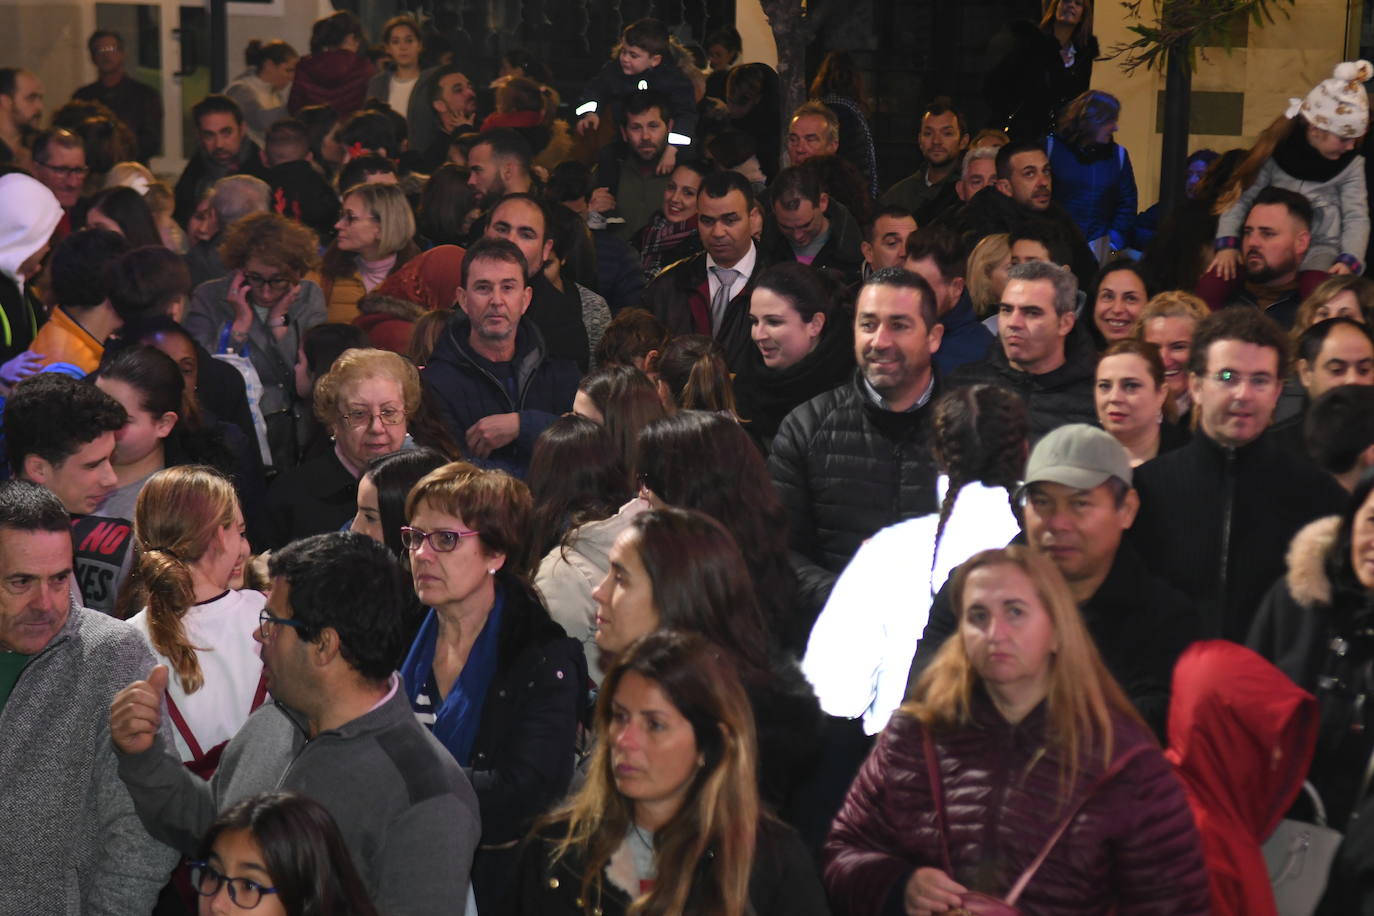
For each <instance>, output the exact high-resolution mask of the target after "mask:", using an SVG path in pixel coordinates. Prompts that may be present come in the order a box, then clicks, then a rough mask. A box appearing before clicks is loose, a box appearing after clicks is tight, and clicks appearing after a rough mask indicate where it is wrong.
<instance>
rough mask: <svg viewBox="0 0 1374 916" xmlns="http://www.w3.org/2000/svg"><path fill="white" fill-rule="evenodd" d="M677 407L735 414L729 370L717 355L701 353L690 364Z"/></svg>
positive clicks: (733, 393) (733, 394)
mask: <svg viewBox="0 0 1374 916" xmlns="http://www.w3.org/2000/svg"><path fill="white" fill-rule="evenodd" d="M679 406H680V407H681V408H682V409H683V410H719V411H724V412H727V413H730V414H733V413H735V392H734V389H733V388H732V387H731V385H730V370H729V369H727V368H726V366H725V360H723V359H721V358H720V355H719V354H717V353H703V354H701V355H700V356H698V357H697V359H696V362H694V363H692V369H691V371H690V372H689V373H688V374H687V384H686V385H685V386H683V389H682V398H681V404H680V405H679Z"/></svg>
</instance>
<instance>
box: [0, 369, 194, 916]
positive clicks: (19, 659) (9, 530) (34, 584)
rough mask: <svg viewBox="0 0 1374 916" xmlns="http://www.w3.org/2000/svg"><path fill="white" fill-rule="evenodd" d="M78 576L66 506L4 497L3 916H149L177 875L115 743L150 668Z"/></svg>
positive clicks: (21, 491)
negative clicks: (118, 721) (133, 692)
mask: <svg viewBox="0 0 1374 916" xmlns="http://www.w3.org/2000/svg"><path fill="white" fill-rule="evenodd" d="M69 381H70V380H69ZM116 406H117V405H116ZM72 568H73V563H72V530H71V519H70V518H69V517H68V514H67V508H66V507H65V506H64V505H63V504H62V501H61V500H60V499H59V498H58V496H57V495H56V494H55V493H54V492H52V491H51V490H48V489H46V488H44V487H41V486H39V485H38V484H35V483H30V482H28V481H20V480H11V481H8V482H6V483H3V484H0V823H3V824H4V825H5V829H4V830H0V862H4V863H5V865H4V871H5V889H4V891H3V892H2V893H0V914H4V916H19V914H24V916H27V914H33V913H89V914H103V916H115V914H122V913H147V912H149V910H151V909H152V907H153V904H154V903H155V902H156V900H157V896H158V891H159V890H160V889H161V888H162V885H163V884H164V883H165V882H166V880H167V874H168V872H169V871H170V870H171V868H172V866H173V864H174V863H175V861H176V853H175V852H173V850H171V849H169V848H167V847H166V846H164V845H162V844H161V843H157V842H154V841H153V840H152V839H151V838H150V837H149V836H148V833H147V831H146V830H145V829H144V827H143V825H142V824H140V823H139V820H138V816H137V814H136V813H135V812H134V805H133V800H132V799H131V798H130V797H129V793H128V791H127V790H126V789H125V788H124V786H123V784H122V783H121V782H120V780H119V777H118V776H117V775H116V774H115V768H116V765H117V764H116V757H115V752H114V748H113V747H112V746H111V744H110V738H109V734H108V733H107V732H106V730H105V723H106V721H107V717H108V715H109V708H110V701H111V699H112V698H113V697H114V695H115V693H116V692H117V691H118V690H119V689H120V688H121V687H122V686H123V685H124V684H126V683H128V682H129V680H130V679H131V678H135V677H138V676H139V675H140V674H142V673H143V672H145V671H147V670H148V668H149V667H151V666H152V663H153V658H152V654H151V653H150V652H149V651H148V648H147V646H146V645H145V644H144V642H143V639H142V638H141V637H140V636H139V635H138V631H136V630H135V629H134V628H133V627H131V626H129V625H128V624H126V623H124V622H123V621H121V620H115V619H113V618H111V617H107V616H106V615H104V614H101V613H98V612H96V611H91V610H87V609H86V608H83V607H82V606H81V605H80V603H79V602H77V601H76V600H74V598H73V595H72V590H71V579H72ZM157 732H160V740H162V741H165V742H167V744H168V745H170V743H171V732H170V730H166V729H164V728H163V727H162V726H161V725H160V724H157V723H155V724H152V725H151V726H150V730H149V732H148V736H149V738H150V739H151V738H152V737H153V734H154V733H157ZM173 759H175V757H174V758H173ZM178 766H179V764H178Z"/></svg>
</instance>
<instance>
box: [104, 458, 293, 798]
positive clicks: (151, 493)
mask: <svg viewBox="0 0 1374 916" xmlns="http://www.w3.org/2000/svg"><path fill="white" fill-rule="evenodd" d="M134 544H135V546H136V548H137V550H138V560H137V565H136V566H135V568H134V575H133V579H132V580H131V583H130V585H129V586H126V588H132V589H134V590H135V591H134V594H136V595H137V596H139V598H140V599H141V600H142V601H143V603H144V608H143V610H142V611H140V612H139V613H138V614H136V615H135V616H134V617H133V618H131V619H130V621H129V622H130V623H132V624H133V625H134V626H135V627H136V628H137V629H138V630H139V632H140V633H142V634H143V636H144V638H145V639H146V640H147V641H148V645H149V647H150V648H151V649H152V651H153V655H154V656H155V657H156V659H157V662H158V664H160V665H166V666H167V668H168V669H169V670H168V678H167V711H168V713H169V714H170V715H171V719H172V723H173V724H174V725H175V727H176V734H175V740H176V748H177V753H178V754H179V755H180V756H181V759H182V761H183V762H184V763H185V764H186V766H187V767H189V768H190V769H191V770H193V771H194V772H196V773H197V774H199V775H201V776H205V777H207V778H208V776H209V775H210V773H212V772H213V771H214V768H215V766H216V764H217V763H218V761H219V754H220V751H221V750H222V749H223V746H224V745H225V744H226V743H228V741H229V739H230V738H232V737H233V736H234V735H235V733H237V732H238V730H239V728H240V727H241V726H242V725H243V723H244V722H245V721H246V720H247V718H248V714H249V713H251V712H252V711H253V710H254V709H256V708H257V707H258V706H259V705H261V704H262V701H263V698H264V696H265V694H266V690H265V687H264V684H263V680H262V659H261V657H260V656H259V650H260V647H259V645H258V643H257V642H256V641H255V640H254V639H253V632H254V630H255V628H256V627H257V625H258V614H259V612H261V611H262V608H263V605H264V604H265V603H266V599H265V598H264V597H263V595H262V593H261V592H255V591H252V590H244V591H234V590H233V589H231V588H230V587H229V583H230V582H231V581H233V580H234V579H235V578H236V577H241V576H242V574H243V565H244V563H245V562H246V561H247V558H248V541H247V538H246V536H245V534H244V524H243V511H242V510H241V509H240V508H239V501H238V497H237V496H236V495H235V494H234V485H233V484H232V483H230V482H229V479H228V478H227V477H225V476H224V475H223V474H220V473H219V472H217V471H215V470H212V469H211V468H208V467H204V466H201V465H182V466H179V467H173V468H167V469H166V470H163V471H159V472H157V473H156V474H154V475H153V476H152V477H150V478H149V479H148V482H147V484H145V485H144V487H143V490H142V492H141V493H139V496H138V506H137V508H136V509H135V511H134Z"/></svg>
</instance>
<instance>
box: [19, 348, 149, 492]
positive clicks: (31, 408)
mask: <svg viewBox="0 0 1374 916" xmlns="http://www.w3.org/2000/svg"><path fill="white" fill-rule="evenodd" d="M128 420H129V415H128V414H127V413H125V412H124V408H123V407H122V406H121V405H120V403H119V402H118V401H116V400H115V399H114V398H112V397H110V396H109V395H108V394H106V393H105V392H103V391H101V390H100V389H99V388H97V387H95V386H94V385H91V384H87V383H86V382H80V381H77V380H76V379H74V378H72V377H71V376H69V375H59V374H57V373H53V372H40V373H39V374H38V375H34V376H31V377H29V378H27V379H25V380H24V381H22V382H20V383H19V384H18V385H16V386H14V391H12V392H11V393H10V397H9V400H8V401H6V402H5V417H4V424H5V448H6V450H7V451H8V453H9V459H10V469H11V470H12V471H14V474H15V476H16V477H17V476H20V475H22V474H23V472H24V459H25V458H26V457H28V456H29V455H37V456H38V457H39V458H42V459H43V460H44V461H46V462H48V464H51V465H52V466H53V467H59V466H60V465H61V464H62V463H63V462H64V461H66V460H67V459H68V458H70V457H71V456H73V455H75V454H76V453H77V452H79V451H80V450H81V447H82V446H84V445H85V444H86V443H88V442H93V441H95V440H96V439H98V438H99V437H100V436H101V435H103V434H104V433H112V432H114V431H115V430H118V429H123V428H124V424H125V423H127V422H128Z"/></svg>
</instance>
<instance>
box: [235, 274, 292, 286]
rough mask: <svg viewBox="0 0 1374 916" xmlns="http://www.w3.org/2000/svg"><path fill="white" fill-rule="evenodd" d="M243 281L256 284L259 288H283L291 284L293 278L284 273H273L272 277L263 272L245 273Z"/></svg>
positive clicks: (252, 284) (250, 284)
mask: <svg viewBox="0 0 1374 916" xmlns="http://www.w3.org/2000/svg"><path fill="white" fill-rule="evenodd" d="M243 282H244V283H247V284H248V285H249V286H256V287H259V288H261V287H264V286H265V287H267V288H268V289H274V290H283V289H286V288H287V287H288V286H290V285H291V283H292V280H291V278H290V277H288V276H284V275H282V274H273V275H272V276H270V277H264V276H263V275H262V274H253V273H245V274H244V275H243Z"/></svg>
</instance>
